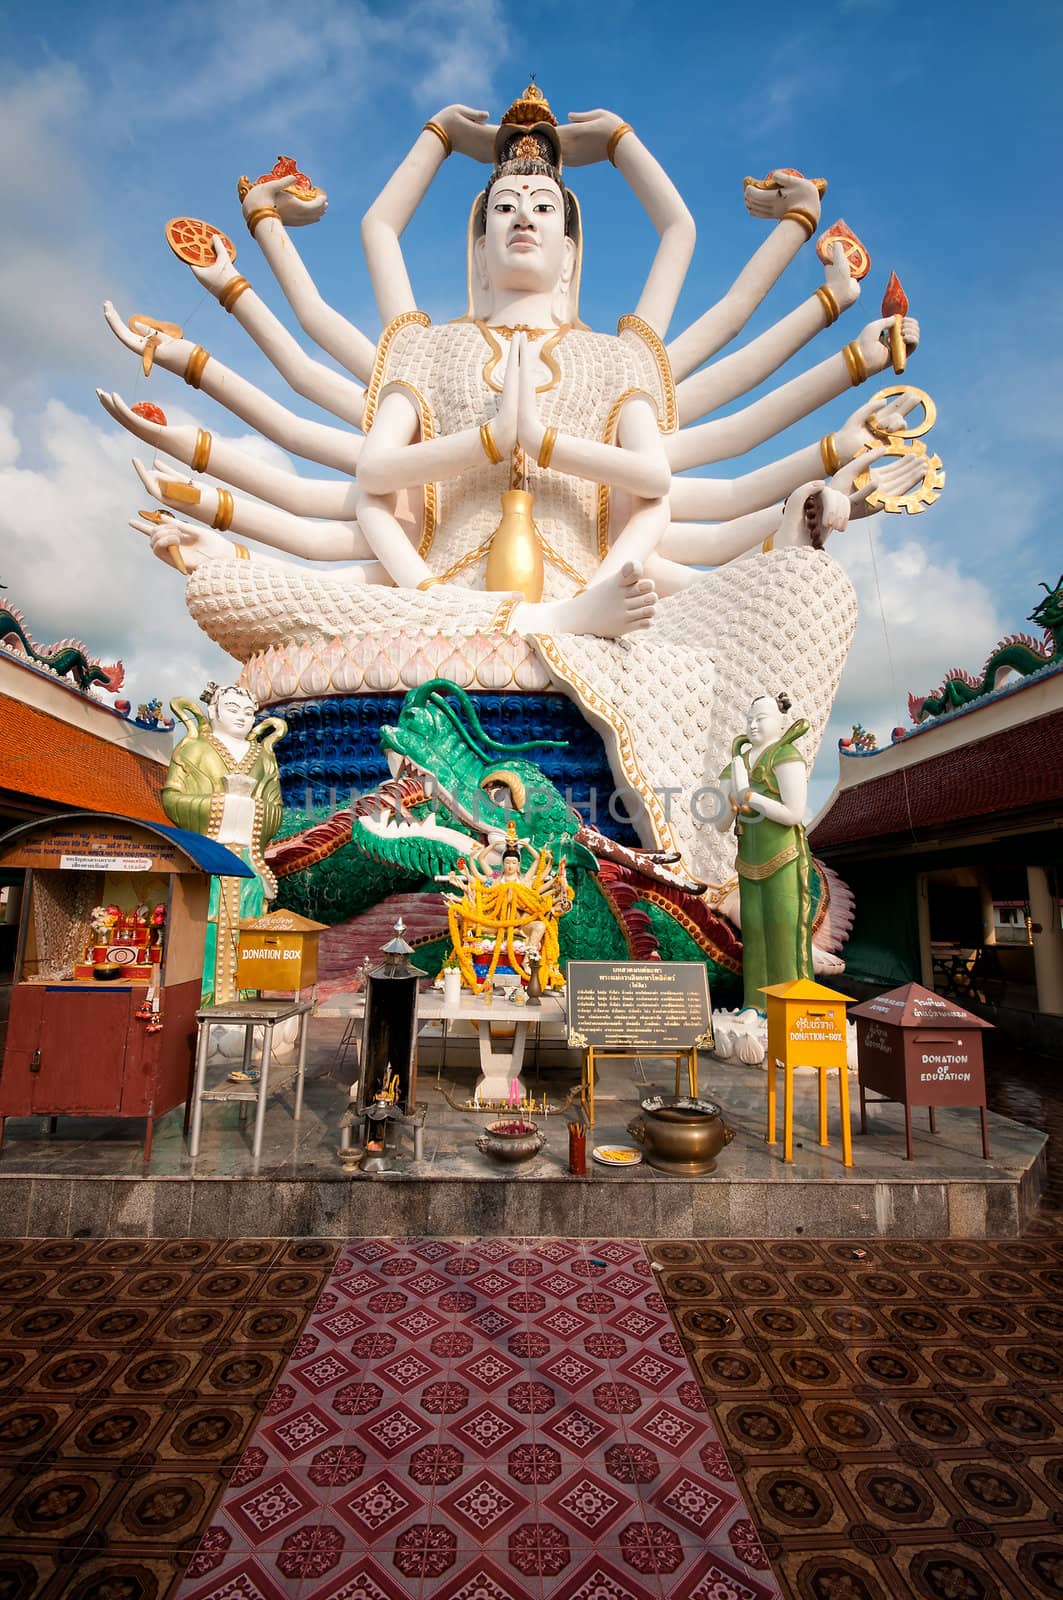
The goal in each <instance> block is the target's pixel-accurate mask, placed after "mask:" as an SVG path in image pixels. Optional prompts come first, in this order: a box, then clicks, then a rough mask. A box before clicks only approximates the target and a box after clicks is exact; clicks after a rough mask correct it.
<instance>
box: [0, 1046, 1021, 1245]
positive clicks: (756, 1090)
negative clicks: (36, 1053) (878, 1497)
mask: <svg viewBox="0 0 1063 1600" xmlns="http://www.w3.org/2000/svg"><path fill="white" fill-rule="evenodd" d="M341 1033H342V1023H340V1022H338V1021H335V1020H325V1019H318V1020H316V1021H315V1023H314V1024H313V1028H312V1034H311V1049H310V1059H309V1066H308V1078H307V1087H306V1097H305V1103H304V1113H303V1117H302V1120H301V1121H300V1122H299V1123H296V1122H295V1121H294V1120H293V1117H292V1109H293V1100H292V1093H291V1091H290V1090H286V1089H285V1088H283V1087H280V1088H278V1090H277V1092H276V1093H271V1096H270V1100H269V1105H268V1110H267V1116H266V1126H265V1139H264V1146H263V1159H262V1163H261V1166H260V1168H259V1170H258V1172H257V1173H255V1171H254V1168H253V1164H252V1158H251V1121H250V1117H248V1118H247V1120H241V1108H240V1107H239V1106H236V1105H232V1104H229V1105H211V1106H207V1107H206V1108H205V1111H204V1120H203V1138H202V1145H201V1149H200V1154H199V1157H198V1159H197V1160H196V1161H195V1162H194V1163H193V1162H192V1161H191V1160H190V1159H189V1157H188V1154H187V1149H186V1145H185V1141H184V1139H183V1135H182V1115H181V1112H180V1111H175V1112H172V1113H170V1115H169V1116H167V1117H165V1118H163V1119H162V1120H161V1121H160V1123H159V1126H158V1130H157V1132H156V1137H155V1145H154V1150H153V1153H152V1158H151V1163H150V1167H149V1169H148V1171H147V1173H145V1172H144V1168H143V1166H142V1162H141V1144H140V1140H141V1137H142V1129H141V1127H140V1125H139V1124H136V1123H115V1122H105V1121H91V1120H85V1119H82V1120H78V1119H73V1118H70V1119H60V1121H59V1123H58V1127H57V1129H56V1131H55V1132H54V1133H49V1132H48V1131H47V1124H46V1123H43V1122H42V1121H41V1119H22V1120H14V1119H12V1120H11V1121H10V1122H9V1123H8V1133H7V1137H6V1139H5V1145H4V1153H3V1157H2V1159H0V1185H2V1186H3V1190H4V1193H5V1198H6V1199H7V1201H8V1204H7V1206H6V1207H5V1210H6V1211H7V1212H8V1213H9V1216H10V1226H3V1227H0V1231H3V1232H17V1231H19V1219H21V1227H22V1228H23V1229H24V1230H25V1231H26V1232H29V1233H33V1234H62V1233H65V1232H68V1231H73V1232H78V1231H85V1230H87V1231H90V1232H92V1233H102V1232H105V1231H111V1232H115V1233H119V1234H129V1233H130V1232H141V1233H148V1234H152V1233H154V1234H172V1235H177V1234H179V1233H180V1232H181V1231H182V1229H184V1230H186V1231H187V1230H188V1229H189V1228H191V1230H192V1231H193V1232H197V1231H198V1232H200V1233H202V1234H203V1235H204V1236H217V1235H219V1234H221V1235H229V1236H235V1235H236V1234H238V1233H240V1232H241V1231H242V1232H245V1233H255V1232H257V1231H261V1228H262V1226H263V1225H264V1224H263V1221H262V1218H263V1217H268V1222H269V1225H268V1228H267V1229H266V1231H267V1232H268V1233H269V1234H270V1235H271V1236H273V1235H274V1234H279V1233H289V1234H301V1233H314V1234H318V1235H323V1236H336V1235H339V1234H342V1233H344V1232H349V1233H357V1232H359V1231H362V1230H364V1229H368V1231H374V1230H377V1231H379V1230H381V1229H386V1230H387V1231H391V1232H396V1233H401V1232H404V1231H405V1232H411V1231H418V1230H419V1229H422V1228H424V1227H428V1228H429V1229H430V1230H432V1231H438V1230H439V1227H440V1226H441V1219H442V1218H445V1219H446V1222H447V1229H448V1230H449V1231H451V1232H457V1233H466V1232H470V1231H471V1232H488V1233H490V1232H495V1231H498V1230H499V1229H503V1228H504V1229H507V1230H508V1231H510V1232H519V1233H544V1232H545V1233H557V1232H561V1233H569V1232H570V1233H573V1234H576V1233H582V1232H583V1231H584V1229H585V1228H586V1229H590V1230H591V1231H592V1232H601V1231H603V1230H604V1231H605V1232H608V1231H609V1229H610V1227H611V1226H612V1228H613V1230H614V1231H616V1229H620V1231H627V1232H629V1233H630V1232H636V1233H641V1234H643V1235H645V1236H654V1235H655V1236H658V1237H662V1236H664V1235H666V1234H667V1233H669V1232H671V1233H672V1235H673V1236H675V1237H706V1236H711V1235H714V1234H715V1235H718V1236H732V1237H734V1236H738V1237H742V1236H748V1235H749V1234H754V1235H757V1236H761V1237H763V1236H774V1237H783V1236H789V1235H793V1234H796V1233H804V1234H806V1235H807V1236H808V1237H830V1236H835V1237H840V1236H853V1235H856V1234H858V1233H861V1232H872V1233H882V1234H894V1235H908V1236H921V1237H933V1236H939V1237H940V1236H945V1235H949V1234H968V1235H984V1234H987V1233H988V1234H996V1235H1000V1234H1009V1233H1017V1232H1018V1231H1020V1230H1021V1228H1022V1227H1023V1225H1024V1224H1025V1222H1026V1221H1027V1220H1028V1218H1029V1216H1030V1215H1031V1213H1032V1211H1033V1209H1034V1206H1035V1205H1036V1202H1037V1198H1038V1194H1039V1191H1040V1187H1041V1184H1042V1182H1043V1179H1044V1159H1045V1158H1044V1154H1043V1147H1044V1144H1045V1138H1044V1135H1043V1134H1041V1133H1039V1132H1038V1131H1036V1130H1035V1129H1033V1128H1031V1127H1028V1126H1024V1125H1023V1124H1022V1123H1020V1122H1018V1121H1016V1120H1013V1119H1012V1118H1009V1117H1002V1116H999V1115H997V1116H991V1119H990V1128H991V1141H992V1152H993V1156H992V1160H991V1161H990V1162H984V1161H983V1160H982V1159H981V1154H980V1143H979V1131H978V1114H977V1112H976V1111H974V1110H956V1111H943V1112H941V1113H939V1117H938V1130H939V1131H938V1133H937V1134H936V1135H931V1134H930V1132H929V1130H928V1128H927V1125H926V1115H925V1113H917V1114H916V1117H915V1122H916V1130H915V1159H914V1161H912V1162H906V1161H905V1160H904V1159H903V1155H904V1136H903V1125H902V1117H901V1112H900V1108H899V1107H896V1106H887V1105H882V1106H876V1107H874V1108H873V1109H872V1110H871V1112H870V1116H869V1133H868V1135H867V1137H866V1138H861V1137H860V1136H858V1135H856V1136H854V1156H855V1163H856V1164H855V1166H854V1168H853V1169H851V1170H850V1171H848V1172H847V1171H846V1169H845V1167H844V1166H843V1165H842V1157H841V1145H840V1140H839V1138H838V1111H837V1095H836V1089H832V1093H831V1096H830V1099H831V1118H830V1127H831V1138H832V1143H831V1144H830V1145H829V1147H828V1148H826V1149H821V1148H820V1147H819V1146H818V1145H817V1144H816V1142H815V1141H816V1133H815V1126H816V1108H815V1080H814V1077H813V1076H812V1075H808V1076H803V1077H800V1078H799V1080H798V1091H797V1093H798V1103H797V1108H796V1112H795V1149H794V1161H793V1164H792V1165H789V1166H788V1165H787V1164H785V1163H784V1162H783V1160H782V1148H781V1145H779V1146H776V1147H774V1148H770V1147H768V1146H766V1145H765V1143H764V1119H765V1093H766V1090H765V1077H764V1074H763V1072H762V1071H760V1070H759V1069H751V1068H744V1067H735V1066H725V1065H722V1064H720V1063H717V1062H715V1061H714V1060H711V1059H709V1058H703V1059H702V1063H701V1069H700V1076H701V1091H702V1093H703V1094H707V1095H710V1096H711V1097H713V1098H715V1099H717V1100H719V1101H720V1103H721V1104H722V1106H723V1108H724V1114H725V1118H726V1120H727V1121H728V1122H729V1123H730V1124H731V1126H732V1127H734V1128H735V1130H736V1136H735V1138H734V1141H733V1142H732V1143H731V1144H730V1145H729V1146H728V1147H727V1148H726V1149H725V1150H724V1152H723V1153H722V1155H721V1156H720V1158H719V1162H718V1165H717V1170H716V1172H715V1173H713V1174H711V1175H710V1176H707V1177H705V1178H703V1179H700V1180H696V1181H691V1180H688V1179H683V1178H676V1177H672V1176H669V1175H667V1174H664V1173H661V1172H658V1171H655V1170H654V1169H653V1168H651V1167H650V1166H649V1165H647V1164H643V1165H642V1166H640V1167H637V1168H635V1169H629V1170H610V1169H606V1168H603V1167H600V1166H597V1165H595V1164H594V1163H592V1162H589V1163H588V1167H589V1176H588V1179H587V1180H586V1181H583V1182H581V1181H578V1180H574V1179H571V1178H570V1177H569V1176H568V1170H567V1169H568V1160H567V1151H568V1135H567V1131H566V1123H567V1121H568V1120H569V1118H570V1117H573V1116H576V1115H578V1112H577V1110H576V1108H575V1107H574V1106H572V1108H571V1109H568V1110H565V1109H562V1108H563V1107H565V1106H566V1102H568V1101H569V1099H570V1096H571V1093H572V1090H573V1087H574V1086H575V1085H576V1084H577V1083H578V1079H579V1058H578V1056H577V1055H575V1054H574V1053H573V1054H570V1053H568V1052H567V1051H564V1050H560V1049H556V1048H553V1049H551V1048H547V1047H544V1048H543V1050H542V1051H541V1053H540V1058H539V1060H538V1061H537V1062H536V1061H535V1059H534V1057H532V1059H530V1060H529V1062H528V1063H527V1072H526V1081H527V1083H528V1087H529V1089H530V1091H531V1092H532V1093H533V1094H534V1095H535V1097H536V1099H537V1100H538V1099H541V1097H542V1096H543V1095H544V1094H545V1095H546V1096H547V1098H548V1103H549V1105H550V1107H551V1108H552V1110H551V1113H550V1114H548V1115H547V1117H546V1118H545V1120H544V1119H543V1118H542V1117H541V1116H540V1117H539V1118H538V1121H539V1123H540V1125H541V1126H542V1127H543V1128H544V1131H545V1133H546V1140H547V1142H546V1145H545V1147H544V1149H543V1151H542V1152H541V1154H540V1155H538V1156H537V1157H536V1158H535V1159H534V1160H532V1161H531V1162H529V1163H527V1164H526V1165H524V1166H522V1167H520V1168H519V1169H517V1174H518V1175H517V1176H516V1177H515V1176H514V1174H513V1169H510V1168H502V1167H498V1166H495V1165H494V1164H492V1163H491V1162H490V1161H489V1160H488V1159H487V1158H486V1157H484V1156H483V1155H481V1153H480V1152H479V1151H478V1150H477V1149H476V1145H475V1140H476V1137H477V1135H478V1134H479V1132H480V1130H481V1127H482V1125H483V1123H484V1121H485V1120H486V1117H485V1116H484V1115H483V1114H470V1113H467V1112H464V1111H461V1110H458V1109H455V1105H460V1104H461V1103H462V1101H463V1100H464V1099H466V1098H467V1097H468V1096H470V1095H471V1093H472V1090H473V1087H474V1085H475V1083H476V1079H477V1076H478V1070H477V1065H476V1062H475V1058H474V1046H473V1042H472V1041H471V1040H469V1041H465V1042H461V1041H457V1040H454V1039H452V1040H451V1041H450V1044H449V1046H448V1051H447V1059H446V1068H445V1073H444V1074H443V1075H442V1077H441V1080H440V1083H439V1086H438V1087H437V1081H436V1080H437V1055H438V1046H437V1044H436V1043H435V1041H433V1040H425V1041H423V1044H422V1050H421V1070H420V1074H419V1077H418V1089H417V1096H418V1100H419V1102H421V1103H423V1104H424V1105H425V1106H426V1108H427V1118H426V1138H425V1151H424V1161H423V1163H421V1164H420V1165H418V1166H416V1167H415V1166H413V1165H412V1163H411V1162H410V1161H409V1160H408V1159H407V1160H406V1161H404V1162H400V1163H398V1166H399V1168H400V1170H399V1171H397V1172H396V1173H394V1175H391V1176H388V1177H386V1178H377V1179H372V1180H371V1179H368V1178H366V1177H364V1176H362V1175H361V1174H354V1175H353V1176H352V1175H351V1174H350V1173H349V1172H347V1171H346V1170H345V1169H344V1168H343V1166H342V1165H341V1163H340V1161H339V1159H338V1156H337V1153H336V1152H337V1146H338V1142H339V1136H338V1122H339V1117H340V1115H341V1113H342V1111H343V1109H344V1106H345V1104H346V1086H347V1084H348V1083H349V1081H350V1079H351V1078H352V1077H353V1075H354V1069H353V1066H352V1065H351V1064H350V1062H349V1061H348V1063H347V1064H346V1065H344V1066H341V1065H339V1064H338V1062H337V1050H338V1045H339V1041H340V1037H341ZM654 1087H656V1088H658V1089H661V1090H663V1091H664V1092H666V1093H667V1092H670V1091H671V1089H672V1087H673V1080H672V1068H671V1066H670V1065H669V1064H668V1063H666V1062H661V1061H654V1060H649V1059H648V1060H644V1061H637V1062H635V1061H611V1062H605V1063H603V1064H602V1069H601V1073H600V1078H599V1088H598V1092H597V1112H598V1118H597V1126H596V1127H595V1129H594V1130H593V1139H592V1140H591V1141H590V1142H591V1143H592V1144H593V1143H601V1144H613V1143H623V1144H630V1143H631V1139H630V1136H629V1135H628V1133H627V1124H628V1122H629V1121H630V1120H631V1118H632V1116H633V1115H634V1113H635V1112H636V1111H637V1109H638V1102H639V1099H640V1098H645V1097H646V1095H647V1094H648V1093H649V1092H650V1091H651V1089H652V1088H654ZM448 1098H449V1101H451V1102H454V1104H450V1103H448ZM145 1177H146V1178H147V1179H148V1180H149V1182H148V1183H147V1184H145V1183H144V1182H143V1181H142V1180H143V1179H144V1178H145ZM245 1179H250V1180H252V1181H251V1182H250V1183H245V1182H243V1181H240V1182H237V1183H236V1184H235V1185H234V1183H233V1181H232V1180H245ZM227 1180H228V1181H227ZM263 1184H268V1185H269V1194H268V1196H267V1195H266V1193H265V1191H264V1190H263V1188H262V1185H263ZM795 1184H796V1185H798V1186H799V1187H800V1189H801V1201H800V1205H797V1204H795V1196H794V1185H795ZM233 1189H234V1190H235V1192H234V1193H233V1194H229V1193H226V1192H225V1191H226V1190H233ZM187 1190H190V1191H191V1193H185V1192H182V1191H187ZM614 1190H622V1191H623V1192H622V1193H620V1192H617V1193H613V1192H612V1191H614ZM256 1219H258V1221H257V1226H256Z"/></svg>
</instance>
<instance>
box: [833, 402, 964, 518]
mask: <svg viewBox="0 0 1063 1600" xmlns="http://www.w3.org/2000/svg"><path fill="white" fill-rule="evenodd" d="M904 394H912V395H915V397H916V399H917V400H918V402H919V404H920V405H921V406H922V408H923V420H922V421H921V422H917V423H911V422H909V421H908V420H907V418H906V419H905V422H904V426H903V427H901V428H897V429H895V430H894V431H893V432H891V433H887V432H886V431H885V430H884V429H882V428H879V427H876V426H875V423H874V420H873V419H872V420H870V421H868V422H867V423H866V427H867V428H868V429H869V431H870V432H871V433H873V434H874V435H875V437H876V438H878V439H881V440H882V442H883V444H884V445H885V446H886V450H885V454H884V455H882V456H879V457H878V459H879V461H885V460H887V459H889V458H890V457H892V458H893V459H895V460H899V459H900V458H901V457H902V456H920V457H922V459H923V462H924V468H923V481H922V482H921V483H918V484H916V486H915V488H914V489H909V490H908V491H907V493H906V494H885V493H884V492H883V491H882V490H881V489H872V491H871V493H870V494H869V495H868V497H867V503H868V505H869V506H875V507H878V508H879V509H881V510H882V511H887V512H889V513H891V514H896V513H898V512H901V511H906V512H907V513H908V515H909V516H915V515H916V514H917V513H918V512H920V511H925V510H926V508H927V506H932V505H933V504H934V501H935V500H937V499H939V497H940V495H941V491H942V489H943V488H944V487H945V472H944V469H943V467H942V465H941V457H940V456H938V455H930V454H929V453H928V451H927V448H926V445H925V444H924V443H923V440H922V435H923V434H926V433H929V432H930V430H931V428H932V427H933V426H934V423H935V422H936V421H937V406H936V405H935V404H934V402H933V400H931V398H930V396H929V395H928V394H927V393H926V391H925V390H923V389H915V388H913V387H912V386H911V385H910V384H904V383H895V384H891V385H890V387H889V388H887V389H880V390H879V392H878V393H877V394H876V395H874V396H873V397H872V400H871V404H872V405H879V404H885V403H886V402H888V401H890V400H899V399H900V397H901V396H902V395H904ZM870 478H871V473H870V470H866V471H864V472H861V473H860V474H859V475H858V476H857V478H856V480H855V482H854V484H853V487H854V489H863V488H864V487H865V486H866V484H867V483H869V482H870Z"/></svg>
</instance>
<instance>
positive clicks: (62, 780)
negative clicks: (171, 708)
mask: <svg viewBox="0 0 1063 1600" xmlns="http://www.w3.org/2000/svg"><path fill="white" fill-rule="evenodd" d="M165 779H166V767H165V766H164V765H162V764H160V762H159V761H156V760H152V759H151V758H150V757H148V756H143V755H138V754H137V753H136V752H135V751H132V750H127V749H124V748H123V747H122V746H121V745H120V744H115V743H112V742H111V741H110V740H108V739H105V738H101V737H100V736H99V735H98V734H95V733H92V732H89V731H88V730H86V729H85V728H81V727H78V726H77V724H76V723H73V722H67V721H63V720H61V719H60V718H59V717H53V716H50V715H49V714H48V713H47V712H44V711H40V710H38V709H37V708H36V707H35V706H30V705H26V704H25V703H24V702H23V701H21V700H16V699H14V698H13V697H12V696H11V695H7V694H0V790H4V791H6V792H7V793H8V794H12V795H25V796H27V797H32V798H34V799H37V800H43V801H46V802H48V803H49V804H55V805H56V806H57V807H62V808H67V807H71V806H72V807H76V808H79V809H83V810H86V811H108V812H117V813H118V814H119V815H121V816H126V817H141V818H143V819H144V821H146V822H165V821H166V820H167V819H166V814H165V812H164V811H163V809H162V803H161V800H160V796H161V794H162V786H163V783H164V781H165Z"/></svg>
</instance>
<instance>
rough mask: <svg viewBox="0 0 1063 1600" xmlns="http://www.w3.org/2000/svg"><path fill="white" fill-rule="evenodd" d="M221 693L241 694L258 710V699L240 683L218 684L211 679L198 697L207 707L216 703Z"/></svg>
mask: <svg viewBox="0 0 1063 1600" xmlns="http://www.w3.org/2000/svg"><path fill="white" fill-rule="evenodd" d="M223 694H242V695H243V697H244V699H245V700H248V701H250V703H251V704H252V705H253V706H254V708H255V710H256V711H257V710H258V701H257V700H256V699H255V696H254V695H253V694H252V693H251V691H250V689H245V688H244V686H243V684H242V683H226V684H218V683H214V682H213V681H212V682H210V683H208V684H207V687H206V688H205V689H204V690H203V693H202V694H201V695H200V697H199V698H200V699H201V700H202V702H203V704H204V705H205V706H207V707H208V708H209V707H211V706H214V705H217V703H218V701H219V700H220V699H221V697H222V695H223Z"/></svg>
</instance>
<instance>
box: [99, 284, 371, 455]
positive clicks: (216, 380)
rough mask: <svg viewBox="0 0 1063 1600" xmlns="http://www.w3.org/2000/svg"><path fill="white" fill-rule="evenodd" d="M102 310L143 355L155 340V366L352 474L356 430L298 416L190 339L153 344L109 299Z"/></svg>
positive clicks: (276, 437)
mask: <svg viewBox="0 0 1063 1600" xmlns="http://www.w3.org/2000/svg"><path fill="white" fill-rule="evenodd" d="M103 310H104V315H105V317H106V318H107V322H108V325H109V326H110V328H111V331H112V333H114V334H115V335H116V337H117V338H118V339H120V340H121V341H122V343H123V344H124V345H125V346H126V349H127V350H132V351H134V352H135V353H136V354H137V355H139V356H143V354H144V351H145V347H146V346H147V345H148V344H149V343H151V344H153V356H154V361H155V363H156V364H157V365H158V366H160V367H165V368H166V370H167V371H168V372H175V373H177V374H178V376H179V377H183V378H184V380H185V382H186V383H188V384H190V385H191V387H192V388H193V389H201V390H202V391H203V393H204V394H206V395H209V396H210V398H211V399H212V400H216V401H217V402H218V404H219V405H222V406H224V407H225V409H226V410H227V411H231V412H232V413H233V415H234V416H237V417H239V418H240V419H241V421H243V422H246V423H247V424H248V425H249V426H250V427H252V428H255V429H256V430H257V431H258V432H259V433H262V434H265V436H266V438H267V439H272V440H273V442H274V444H278V445H280V447H281V449H282V450H290V451H292V452H293V453H294V454H295V455H297V456H304V457H305V458H306V459H307V460H310V461H315V462H317V464H318V465H319V466H322V467H334V468H336V470H337V471H339V472H346V473H348V474H351V475H353V473H354V471H355V469H356V467H357V465H358V455H359V452H360V451H361V449H362V440H361V439H359V438H356V437H355V435H354V434H352V433H348V432H346V431H345V430H343V429H341V428H332V427H329V426H328V425H327V424H326V423H323V422H308V421H307V420H306V418H305V417H297V416H296V415H295V413H294V412H293V411H289V410H288V409H287V407H286V406H282V405H279V404H278V403H277V401H276V400H272V399H271V398H270V396H269V395H267V394H264V393H263V392H262V390H261V389H257V388H256V387H255V385H254V384H253V383H248V382H247V380H246V378H241V377H239V376H238V375H237V374H236V373H235V372H232V371H230V369H229V368H228V367H226V366H225V365H224V364H223V363H222V362H220V361H215V359H214V357H213V356H212V355H211V354H210V352H209V351H207V350H204V349H203V348H202V347H201V346H200V345H195V344H192V343H191V341H190V340H188V339H169V338H163V339H158V342H157V343H153V337H149V336H148V335H146V334H139V333H134V332H133V331H132V329H130V328H129V327H127V326H126V324H125V323H124V322H123V321H122V319H121V317H120V316H119V315H118V313H117V311H116V310H115V308H114V306H113V305H112V304H111V302H110V301H109V300H106V301H104V307H103ZM134 320H135V319H134ZM97 393H99V391H97ZM101 398H102V397H101ZM119 420H121V419H119Z"/></svg>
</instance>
